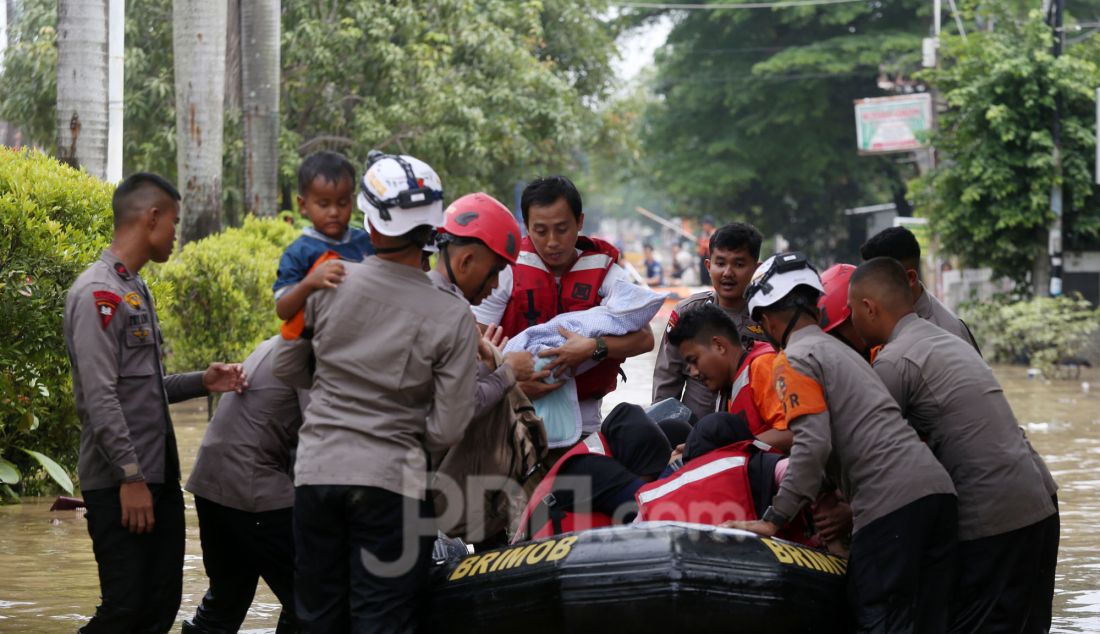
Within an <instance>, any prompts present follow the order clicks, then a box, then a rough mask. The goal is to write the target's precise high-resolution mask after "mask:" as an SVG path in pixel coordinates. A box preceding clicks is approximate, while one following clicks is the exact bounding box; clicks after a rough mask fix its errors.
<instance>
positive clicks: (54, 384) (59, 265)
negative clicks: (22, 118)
mask: <svg viewBox="0 0 1100 634" xmlns="http://www.w3.org/2000/svg"><path fill="white" fill-rule="evenodd" d="M111 193H112V188H111V186H110V185H107V184H106V183H103V182H102V181H99V180H97V179H95V178H93V177H91V176H88V175H87V174H84V173H82V172H79V171H76V170H74V169H72V168H69V167H66V166H64V165H62V164H60V163H58V162H57V161H55V160H53V159H51V158H49V157H47V156H45V155H43V154H41V153H38V152H34V151H15V150H9V149H6V148H0V323H2V324H4V328H5V330H6V331H7V332H8V333H9V334H8V335H7V336H5V337H0V498H14V497H15V492H14V491H13V490H12V489H11V488H10V487H9V485H12V484H16V483H18V484H19V486H20V487H21V489H22V491H23V492H24V493H40V492H42V491H43V488H44V485H45V484H46V483H47V482H48V481H47V480H46V479H45V474H43V473H42V472H41V471H40V467H45V469H46V471H47V473H50V474H51V475H52V474H54V473H56V472H57V471H60V473H59V474H58V476H57V477H56V478H55V479H57V480H59V481H60V482H61V483H62V484H63V486H64V485H65V484H68V485H69V487H71V483H67V482H66V481H67V480H68V477H67V476H66V475H65V473H64V470H60V469H59V468H56V465H55V464H53V461H51V460H50V459H49V458H45V456H52V457H53V458H54V459H56V460H57V461H59V462H60V463H61V464H63V465H65V466H66V467H68V468H69V469H72V468H73V467H75V465H76V458H77V452H78V448H79V441H80V421H79V419H78V418H77V415H76V407H75V404H74V403H73V397H72V381H71V377H70V375H69V360H68V357H67V354H66V351H65V341H64V337H63V335H62V317H63V313H64V308H65V294H66V292H67V291H68V289H69V286H70V285H71V284H72V282H73V280H75V279H76V277H77V276H78V275H79V274H80V273H81V271H83V270H84V269H85V268H86V267H87V266H88V265H89V264H90V263H91V262H93V261H95V260H96V258H98V257H99V254H100V252H102V251H103V249H104V248H106V247H107V245H108V244H109V243H110V239H111ZM24 474H25V475H27V476H28V477H26V478H21V477H20V476H21V475H24Z"/></svg>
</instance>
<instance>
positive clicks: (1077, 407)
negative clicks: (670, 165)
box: [0, 353, 1100, 634]
mask: <svg viewBox="0 0 1100 634" xmlns="http://www.w3.org/2000/svg"><path fill="white" fill-rule="evenodd" d="M655 358H656V355H655V354H653V353H651V354H648V355H645V356H642V357H637V358H635V359H631V360H629V361H628V362H627V364H626V366H625V370H626V373H627V376H628V381H627V382H626V383H625V384H624V385H622V386H621V387H620V388H619V389H618V390H617V391H616V392H614V393H613V394H612V395H611V396H609V397H608V398H607V399H605V401H604V411H605V413H606V412H607V411H608V410H609V409H610V408H611V407H613V406H614V405H615V404H616V403H619V402H622V401H630V402H635V403H640V404H644V403H648V401H649V391H650V378H651V373H652V368H653V362H654V360H655ZM1026 374H1027V373H1026V369H1025V368H1021V367H1007V366H1006V367H998V368H997V376H998V377H999V378H1000V380H1001V382H1002V384H1003V385H1004V386H1005V390H1006V392H1007V393H1008V396H1009V400H1010V401H1011V402H1012V405H1013V407H1014V408H1015V410H1016V415H1017V417H1018V418H1019V419H1020V422H1021V424H1022V425H1023V426H1024V427H1025V429H1027V432H1028V435H1029V436H1030V437H1031V440H1032V443H1033V444H1034V445H1035V447H1036V449H1038V450H1039V452H1040V453H1041V454H1042V455H1043V457H1044V458H1045V459H1046V461H1047V464H1048V465H1049V466H1050V469H1051V471H1052V472H1053V473H1054V477H1055V478H1056V479H1057V480H1058V484H1059V485H1060V487H1061V488H1060V490H1059V492H1058V497H1059V502H1060V505H1061V514H1062V543H1061V551H1060V553H1059V563H1058V577H1057V586H1058V590H1057V596H1056V597H1055V600H1054V628H1053V631H1056V632H1100V532H1098V531H1097V530H1096V529H1095V528H1094V527H1095V526H1096V524H1097V517H1100V372H1096V371H1090V372H1088V373H1086V374H1084V375H1082V376H1081V377H1078V378H1076V379H1073V380H1055V381H1047V380H1043V379H1028V378H1027V376H1026ZM1083 382H1090V383H1091V384H1092V385H1093V386H1094V387H1095V389H1094V390H1093V391H1092V392H1086V391H1085V390H1084V389H1083V386H1082V383H1083ZM204 408H205V401H202V400H196V401H192V402H190V403H186V404H182V405H180V406H177V407H174V408H173V417H174V420H175V424H176V433H177V436H178V438H179V446H180V458H181V463H182V465H183V470H184V478H185V479H186V477H187V473H188V472H189V471H190V468H191V465H192V464H194V460H195V452H196V450H197V449H198V445H199V442H200V440H201V439H202V433H203V430H204V429H205V426H206V416H205V411H204ZM186 500H187V554H186V559H185V561H184V571H183V575H184V580H183V603H182V606H181V608H180V612H179V617H178V619H179V620H181V621H182V620H183V619H184V618H189V617H190V616H191V615H193V614H194V611H195V606H196V604H197V602H198V601H199V600H201V598H202V594H203V593H204V592H205V591H206V576H205V574H204V573H203V568H202V553H201V551H200V549H199V536H198V522H197V520H196V517H195V510H194V505H193V502H192V500H191V497H190V494H187V496H186ZM50 503H51V500H43V499H28V500H26V501H25V502H24V503H23V504H21V505H12V506H3V507H0V632H35V633H42V634H48V633H52V632H73V631H75V630H76V629H77V628H78V627H80V625H81V624H83V622H84V621H86V620H87V619H88V618H89V616H90V615H91V614H92V613H93V612H94V611H95V606H96V604H97V603H98V599H99V580H98V577H97V574H96V566H95V559H94V558H93V556H92V547H91V541H90V539H89V538H88V532H87V529H86V528H85V524H84V519H83V517H82V515H81V514H80V513H79V512H76V511H66V512H53V513H51V512H50V511H49V506H50ZM278 614H279V604H278V601H276V599H275V596H274V595H273V594H272V593H271V591H270V590H268V589H267V588H266V587H264V586H263V585H262V584H261V587H260V589H259V591H258V592H257V594H256V600H255V601H254V602H253V604H252V609H251V610H250V611H249V613H248V619H247V620H246V621H245V625H244V629H243V630H242V631H244V632H270V631H274V626H275V622H276V620H277V618H278Z"/></svg>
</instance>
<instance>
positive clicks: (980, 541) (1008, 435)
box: [850, 258, 1057, 632]
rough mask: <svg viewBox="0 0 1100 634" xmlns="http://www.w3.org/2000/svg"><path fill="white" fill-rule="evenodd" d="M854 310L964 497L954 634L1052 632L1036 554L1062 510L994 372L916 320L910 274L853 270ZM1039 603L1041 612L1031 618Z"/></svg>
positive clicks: (910, 416) (882, 261) (896, 267)
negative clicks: (1041, 620)
mask: <svg viewBox="0 0 1100 634" xmlns="http://www.w3.org/2000/svg"><path fill="white" fill-rule="evenodd" d="M850 303H851V306H852V324H853V325H854V326H855V328H856V330H857V331H858V332H859V335H860V337H862V338H863V339H864V340H865V341H867V342H868V343H869V344H870V345H875V346H883V347H882V349H881V350H880V351H879V353H878V354H877V355H876V357H875V361H874V369H875V373H876V374H878V375H879V377H880V378H881V379H882V381H883V383H884V384H885V385H886V388H887V389H888V390H889V391H890V394H891V395H892V396H893V397H894V400H896V401H897V402H898V405H899V406H901V410H902V415H903V416H905V418H906V420H908V421H909V424H910V425H912V426H913V428H914V429H916V430H917V432H918V433H919V434H921V436H923V437H925V438H927V441H928V446H929V447H930V448H931V449H932V452H933V453H935V455H936V457H937V458H938V459H939V461H940V462H941V463H942V464H943V466H944V467H945V468H946V469H947V471H948V473H949V474H950V475H951V479H952V480H953V481H954V483H955V488H956V489H957V490H958V493H959V550H958V578H957V580H956V587H955V592H954V595H953V598H954V605H953V610H952V611H953V617H952V631H957V632H1002V631H1004V632H1008V631H1012V632H1045V631H1046V630H1047V629H1049V627H1050V619H1049V613H1050V603H1051V600H1052V599H1053V597H1052V596H1051V595H1050V594H1049V593H1044V592H1043V588H1044V587H1047V586H1052V585H1053V582H1054V579H1053V574H1054V571H1053V570H1049V571H1042V570H1041V567H1040V564H1041V557H1042V554H1043V549H1042V548H1038V547H1037V546H1038V545H1039V544H1042V543H1043V541H1044V539H1045V532H1046V524H1047V523H1048V522H1046V520H1047V519H1048V518H1051V517H1052V516H1054V515H1055V514H1056V513H1057V509H1056V508H1055V506H1054V502H1053V501H1052V500H1051V497H1050V495H1049V494H1048V493H1047V489H1046V487H1045V486H1044V484H1043V480H1044V478H1043V475H1042V474H1040V472H1039V469H1038V468H1037V465H1036V464H1035V463H1034V462H1033V461H1032V460H1031V455H1030V447H1029V446H1028V444H1027V442H1026V441H1025V440H1024V439H1023V437H1021V436H1020V433H1019V430H1018V423H1017V422H1016V416H1015V415H1014V414H1013V413H1012V408H1011V406H1009V404H1008V400H1007V399H1006V398H1005V394H1004V390H1003V389H1001V386H1000V384H999V383H998V382H997V379H996V378H994V376H993V371H992V370H991V369H990V368H989V366H988V365H986V364H985V362H984V361H982V358H981V357H980V356H979V355H978V353H977V352H976V351H975V350H974V349H973V348H971V347H970V346H967V345H964V344H961V343H960V342H959V340H958V338H957V337H956V336H953V335H952V333H949V332H947V331H946V330H943V329H942V328H939V327H938V326H936V325H935V324H933V323H932V322H930V321H928V320H925V319H921V318H920V317H919V316H918V315H917V314H916V313H914V312H913V303H912V297H911V296H910V294H909V288H908V284H907V280H906V275H905V269H903V268H902V267H901V265H900V264H899V263H898V262H897V261H895V260H893V259H891V258H873V259H871V260H868V261H867V262H864V263H863V264H862V265H861V266H860V267H859V268H858V269H856V271H855V273H854V274H853V275H852V281H851V295H850ZM1037 571H1039V572H1038V574H1037ZM1044 573H1045V574H1046V576H1048V577H1049V578H1044ZM1043 604H1045V605H1043ZM1033 605H1038V606H1040V607H1039V608H1038V610H1037V614H1036V618H1035V619H1034V620H1033V619H1032V615H1031V612H1032V606H1033ZM1042 613H1045V614H1046V615H1048V616H1047V618H1046V622H1045V623H1044V624H1040V623H1039V618H1040V617H1038V615H1039V614H1042ZM1029 622H1030V623H1031V624H1032V626H1031V627H1026V625H1027V624H1028V623H1029Z"/></svg>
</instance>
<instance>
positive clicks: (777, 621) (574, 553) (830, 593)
mask: <svg viewBox="0 0 1100 634" xmlns="http://www.w3.org/2000/svg"><path fill="white" fill-rule="evenodd" d="M845 566H846V562H845V561H844V560H843V559H840V558H837V557H833V556H831V555H829V554H827V553H824V552H822V551H818V550H814V549H811V548H806V547H804V546H799V545H796V544H792V543H789V542H785V541H783V540H779V539H768V538H761V537H757V536H756V535H753V534H751V533H747V532H744V531H736V530H728V529H720V528H715V527H711V526H701V525H696V524H671V523H663V522H653V523H642V524H634V525H630V526H615V527H609V528H600V529H595V530H590V531H585V532H582V533H579V534H566V535H560V536H557V537H553V538H549V539H544V540H538V541H532V542H525V543H522V544H517V545H515V546H509V547H507V548H500V549H497V550H490V551H486V552H484V553H478V554H473V555H469V554H466V555H463V554H454V555H451V556H449V557H447V558H446V559H445V560H443V561H440V562H438V563H437V565H436V567H435V569H434V571H433V574H434V575H435V578H434V579H433V589H432V592H431V598H430V606H429V609H428V610H427V611H426V615H425V626H426V629H427V630H428V631H430V632H454V633H459V632H470V633H476V634H491V633H494V632H501V633H507V634H534V633H536V632H600V633H601V634H613V633H617V632H629V633H630V634H648V633H650V632H654V633H657V632H660V633H661V634H667V633H680V632H736V633H738V634H750V633H757V632H759V633H760V634H781V633H786V632H814V633H828V632H842V631H844V610H845V590H844V572H845Z"/></svg>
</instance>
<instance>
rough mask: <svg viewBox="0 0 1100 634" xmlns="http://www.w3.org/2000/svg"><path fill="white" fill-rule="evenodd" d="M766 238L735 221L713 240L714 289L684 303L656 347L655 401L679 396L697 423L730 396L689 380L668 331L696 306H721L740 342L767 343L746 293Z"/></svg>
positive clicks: (709, 263) (709, 260) (760, 377)
mask: <svg viewBox="0 0 1100 634" xmlns="http://www.w3.org/2000/svg"><path fill="white" fill-rule="evenodd" d="M763 240H764V237H763V236H761V235H760V232H759V231H757V230H756V228H755V227H753V226H752V225H749V224H745V223H743V222H732V223H730V224H728V225H726V226H724V227H722V228H721V229H719V230H718V231H716V232H715V233H714V235H712V236H711V237H710V249H709V251H710V255H709V257H708V258H707V267H708V268H709V269H710V279H711V283H712V284H713V286H714V288H713V289H710V290H706V291H702V292H700V293H695V294H694V295H691V296H690V297H688V298H687V299H685V300H683V301H681V302H679V303H678V304H676V308H675V309H674V310H673V311H672V315H671V316H670V317H669V318H668V326H667V327H666V328H665V332H664V335H663V336H662V338H661V345H660V346H659V347H658V348H657V363H656V364H654V366H653V402H655V403H656V402H657V401H661V400H663V399H666V398H675V399H677V400H679V401H681V402H682V403H683V404H684V405H686V406H687V407H688V409H690V410H691V412H692V414H694V415H695V419H696V420H699V419H701V418H703V417H704V416H706V415H707V414H710V413H711V412H714V411H715V410H718V409H722V404H721V403H720V399H721V398H723V397H724V396H725V395H724V394H718V393H715V392H712V391H710V390H709V389H707V386H705V385H703V384H702V383H701V382H699V381H695V380H692V379H691V377H689V376H688V370H687V366H686V365H684V360H683V358H681V357H680V351H679V350H677V348H676V346H675V345H673V344H672V342H670V341H669V340H668V333H669V332H671V331H672V329H673V328H675V327H676V322H677V321H679V319H680V315H683V314H684V313H685V312H687V311H688V310H690V309H691V308H694V307H695V306H699V305H702V304H716V305H718V306H719V307H720V308H721V309H722V310H724V311H725V312H726V314H727V315H729V317H730V319H732V320H733V323H734V324H736V326H737V334H738V335H739V336H740V341H742V342H745V341H764V331H763V330H761V329H760V326H759V325H758V324H756V322H754V321H753V320H752V319H750V318H749V313H748V311H747V310H746V308H745V307H746V306H747V305H748V304H747V302H745V289H746V288H748V286H749V280H751V279H752V274H753V272H754V271H756V267H757V266H758V265H759V264H760V262H759V259H760V243H761V242H762V241H763ZM748 345H749V344H746V347H747V346H748ZM768 363H770V362H768ZM756 378H757V380H759V381H762V382H764V383H768V382H770V381H771V379H770V378H769V377H768V376H765V375H764V374H763V373H756ZM774 415H776V416H781V415H782V412H779V411H778V410H775V414H774Z"/></svg>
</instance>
